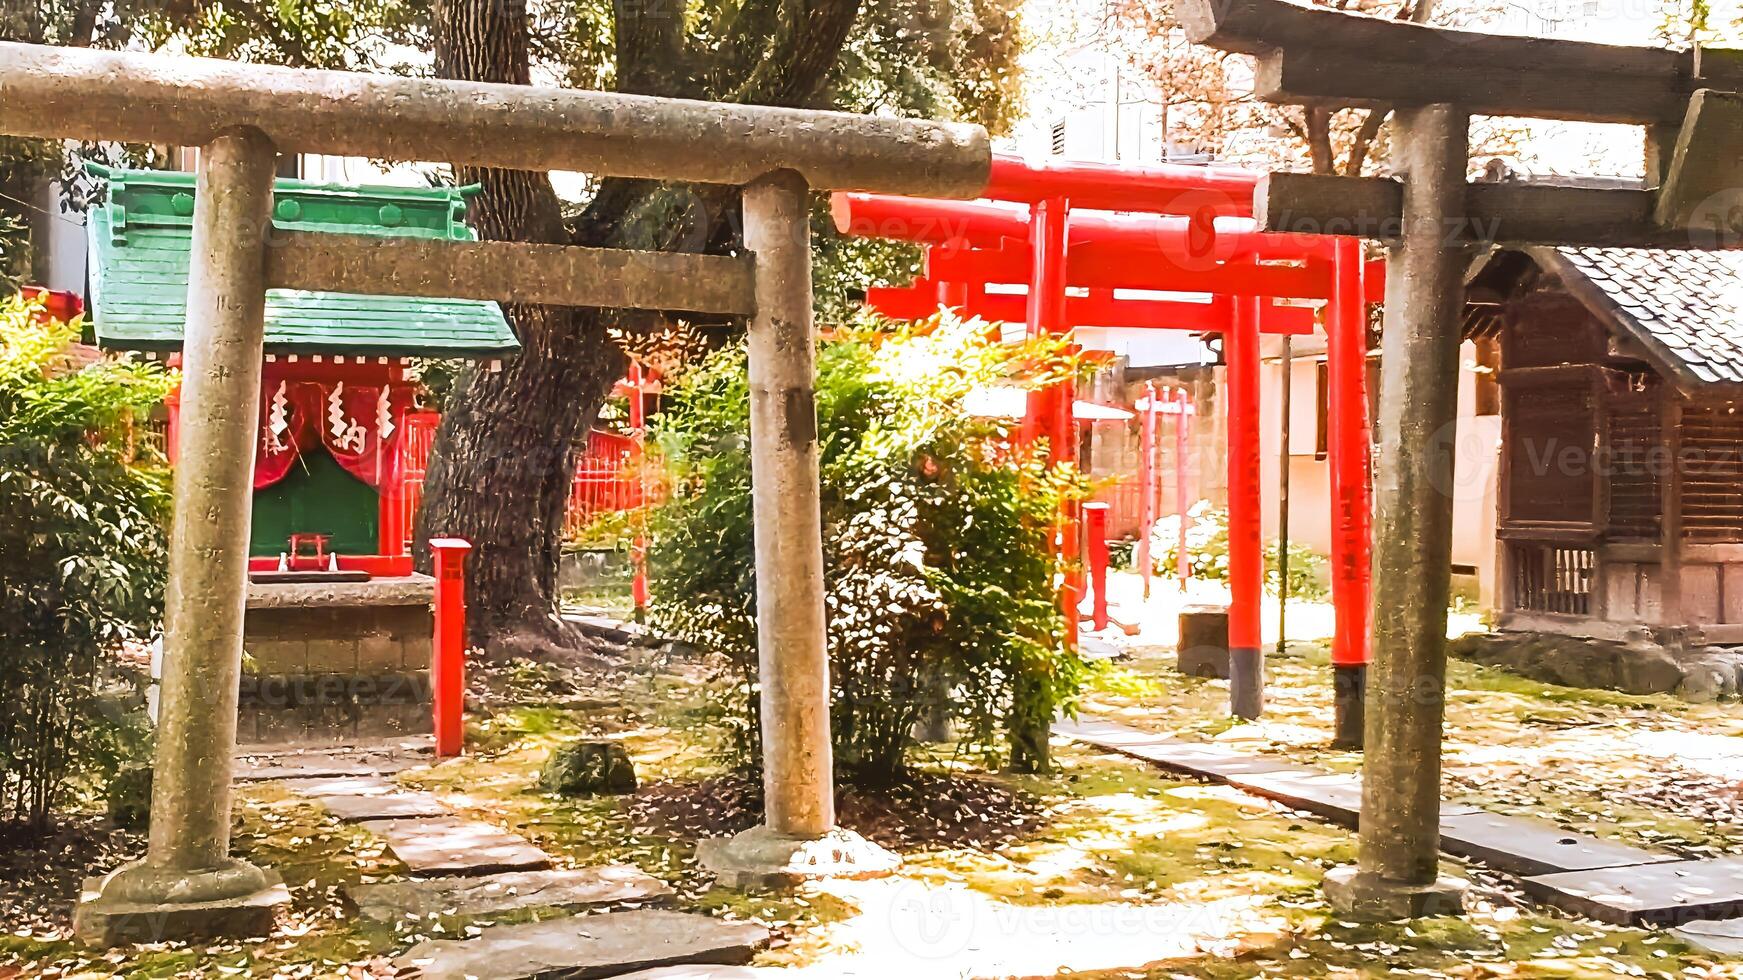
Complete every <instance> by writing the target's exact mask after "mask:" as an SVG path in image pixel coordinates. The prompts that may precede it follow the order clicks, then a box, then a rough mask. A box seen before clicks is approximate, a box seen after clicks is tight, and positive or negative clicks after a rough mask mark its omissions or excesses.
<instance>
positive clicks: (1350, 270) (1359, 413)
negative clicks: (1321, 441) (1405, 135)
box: [1325, 238, 1373, 748]
mask: <svg viewBox="0 0 1743 980" xmlns="http://www.w3.org/2000/svg"><path fill="white" fill-rule="evenodd" d="M1332 255H1333V262H1334V273H1333V279H1332V282H1333V290H1332V296H1331V301H1330V303H1328V304H1327V306H1326V324H1325V327H1326V329H1325V334H1326V345H1325V351H1326V353H1325V372H1326V387H1327V388H1328V389H1330V390H1329V391H1328V392H1327V394H1326V430H1327V431H1326V455H1327V456H1328V458H1329V459H1330V463H1331V499H1332V529H1331V531H1332V549H1331V551H1332V554H1331V565H1332V581H1331V585H1332V603H1333V606H1334V610H1335V616H1336V623H1337V625H1336V631H1335V632H1334V634H1333V636H1332V647H1331V663H1332V690H1333V700H1334V702H1335V705H1336V710H1335V717H1336V720H1335V730H1334V732H1333V744H1334V745H1337V746H1338V747H1340V748H1361V747H1362V728H1363V708H1362V704H1363V691H1364V690H1365V689H1366V686H1367V674H1368V648H1369V635H1368V615H1369V613H1368V602H1369V589H1370V577H1371V571H1370V568H1369V554H1370V549H1371V542H1370V533H1371V531H1370V523H1371V520H1372V512H1373V492H1372V490H1371V489H1370V487H1369V475H1368V469H1369V455H1370V453H1371V452H1372V445H1373V442H1372V440H1371V439H1370V437H1369V435H1368V431H1369V430H1368V304H1367V298H1366V290H1365V288H1364V285H1365V284H1364V283H1363V281H1362V278H1363V275H1364V272H1365V263H1364V260H1363V255H1362V243H1361V241H1360V240H1359V239H1354V238H1340V239H1337V241H1336V243H1335V244H1334V245H1333V253H1332Z"/></svg>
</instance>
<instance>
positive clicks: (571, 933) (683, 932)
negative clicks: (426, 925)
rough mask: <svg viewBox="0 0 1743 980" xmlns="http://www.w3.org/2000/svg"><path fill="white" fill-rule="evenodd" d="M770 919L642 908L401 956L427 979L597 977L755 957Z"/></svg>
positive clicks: (501, 931) (506, 930) (487, 933)
mask: <svg viewBox="0 0 1743 980" xmlns="http://www.w3.org/2000/svg"><path fill="white" fill-rule="evenodd" d="M770 938H771V935H770V933H769V930H768V929H767V928H765V927H763V926H759V925H754V924H752V923H748V922H724V921H722V920H720V919H714V918H710V917H708V916H705V915H696V914H694V913H689V912H669V911H665V910H661V909H640V910H637V911H634V912H607V913H605V914H603V915H579V916H566V917H563V918H560V919H546V920H545V921H543V922H527V923H520V924H517V925H502V926H491V927H489V928H487V929H485V930H483V931H482V932H481V933H480V934H479V935H478V936H476V937H474V938H472V939H438V940H431V941H426V942H421V943H419V944H417V945H416V946H413V947H412V948H411V949H409V950H407V951H406V952H405V954H404V955H402V956H400V957H399V958H397V959H396V960H394V965H395V966H396V967H398V968H399V969H400V970H401V972H402V974H403V973H410V972H411V971H413V970H416V971H417V973H416V975H417V976H418V977H419V978H420V980H526V978H531V977H537V978H539V980H592V978H596V977H613V976H620V975H622V974H625V973H633V972H635V971H638V970H649V969H653V968H655V967H661V966H675V965H678V964H682V963H719V964H723V965H728V966H730V965H736V964H742V963H748V962H750V959H751V957H753V956H755V955H756V951H757V950H758V949H760V948H762V947H763V946H765V945H767V943H768V942H769V939H770Z"/></svg>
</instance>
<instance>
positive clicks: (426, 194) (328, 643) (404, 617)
mask: <svg viewBox="0 0 1743 980" xmlns="http://www.w3.org/2000/svg"><path fill="white" fill-rule="evenodd" d="M90 170H91V172H92V173H93V174H95V175H97V176H98V177H101V178H104V179H105V180H106V181H107V183H108V196H107V200H106V201H105V203H103V204H102V205H101V206H98V207H95V208H93V209H92V211H91V214H90V218H89V221H88V225H87V228H88V235H89V244H90V269H91V274H90V293H91V296H90V299H91V304H90V318H89V322H90V324H91V326H92V329H93V331H94V334H95V339H96V342H97V343H98V345H99V346H101V347H103V348H104V349H107V350H115V351H133V352H137V353H140V354H143V355H144V356H146V357H160V358H163V359H165V360H167V361H170V362H171V363H174V362H175V360H176V358H177V355H178V352H179V351H180V349H181V343H182V331H183V324H184V320H185V316H186V301H187V299H186V298H187V291H188V290H187V281H188V269H189V253H190V249H191V239H192V227H193V213H194V175H193V174H191V173H175V172H159V171H136V170H111V169H107V168H102V167H97V166H91V167H90ZM473 193H475V190H474V189H471V188H408V187H380V186H345V185H330V184H319V183H311V182H306V181H299V180H290V179H280V180H278V181H277V183H276V185H275V194H274V203H273V219H274V220H273V226H274V228H276V229H284V230H308V231H322V232H337V233H342V234H357V235H372V236H406V237H416V238H427V239H436V240H452V241H466V240H472V239H473V238H474V237H475V236H474V234H473V232H472V231H471V229H470V228H468V227H467V226H466V224H465V221H464V217H465V211H466V201H467V198H468V197H470V196H471V195H472V194H473ZM518 348H519V343H518V341H517V340H516V339H515V336H514V333H513V332H512V331H511V330H510V329H509V326H508V323H507V321H506V319H505V318H504V317H503V314H502V311H501V310H500V308H498V306H497V305H496V304H495V303H492V302H484V301H478V300H462V299H428V298H422V297H403V296H362V295H354V294H346V293H332V292H311V291H301V290H284V289H272V290H269V291H268V292H267V298H266V338H265V351H266V363H265V364H264V365H263V366H262V384H261V405H260V419H259V425H258V434H259V440H258V442H257V443H256V455H255V463H254V504H253V516H252V524H251V535H250V540H249V553H250V555H251V558H250V561H249V570H250V584H249V594H248V613H247V620H246V627H245V635H244V647H245V649H246V650H247V651H248V653H249V656H250V658H251V667H250V670H249V671H248V672H247V673H246V674H245V676H244V679H243V691H242V705H243V708H242V711H243V719H242V723H241V731H240V732H239V738H240V739H241V740H242V741H251V740H260V741H282V740H325V739H328V738H344V737H351V736H355V735H358V734H372V733H398V732H401V731H407V730H412V731H427V730H428V726H429V709H428V705H429V673H428V671H429V657H430V650H431V614H430V608H429V604H430V598H431V595H432V593H433V588H434V584H433V580H431V579H430V578H429V577H428V576H423V575H418V574H416V573H414V571H413V568H412V555H411V553H410V538H411V527H410V516H409V515H410V513H411V506H409V503H410V502H411V501H412V500H413V498H412V496H411V493H408V491H411V492H415V490H416V487H415V486H414V485H413V482H414V481H415V479H416V478H417V477H418V476H421V474H416V473H412V474H408V473H407V471H406V467H405V461H406V459H407V455H408V454H407V453H406V448H407V440H408V438H412V437H414V436H413V432H414V430H416V431H417V432H420V433H427V432H428V431H429V426H428V422H429V418H430V417H429V415H428V413H423V412H418V409H419V407H420V406H419V405H418V387H417V385H416V384H415V383H414V382H413V381H412V380H411V379H410V378H409V377H408V369H409V368H410V366H411V359H412V358H464V359H472V360H482V361H486V362H490V363H491V364H492V365H494V364H496V363H498V359H500V358H501V357H503V356H506V355H509V354H512V353H513V352H514V351H516V350H517V349H518ZM167 407H168V410H169V417H168V428H167V432H166V448H167V450H168V454H169V456H170V459H171V461H172V462H173V461H174V460H175V459H176V456H177V448H178V447H177V442H178V439H177V428H178V419H177V397H176V396H175V395H172V396H171V398H170V400H169V403H168V406H167ZM412 413H417V415H416V416H415V417H412V418H408V416H412ZM414 421H415V422H417V423H420V424H418V425H415V426H414V425H413V424H412V423H413V422H414ZM408 477H409V479H408Z"/></svg>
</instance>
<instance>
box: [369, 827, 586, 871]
mask: <svg viewBox="0 0 1743 980" xmlns="http://www.w3.org/2000/svg"><path fill="white" fill-rule="evenodd" d="M369 829H370V830H371V831H373V832H374V833H377V834H380V835H381V836H382V837H383V838H385V839H386V840H387V848H388V850H390V851H392V852H393V856H394V857H396V858H398V859H399V860H400V862H401V863H403V864H404V865H405V866H406V867H408V868H410V869H411V870H412V871H413V872H414V873H416V874H421V875H486V874H492V873H494V872H498V871H537V870H542V869H545V868H549V867H550V866H551V856H550V855H549V854H546V853H545V852H544V851H541V850H539V849H538V848H536V847H534V846H533V845H531V844H529V843H527V842H526V841H525V840H523V839H521V838H519V837H516V836H515V835H513V834H510V833H505V832H503V831H501V830H498V829H497V828H495V827H492V826H491V825H490V824H487V823H482V822H480V821H477V820H467V819H465V818H464V817H457V816H445V817H426V818H423V819H417V820H377V821H373V822H371V823H370V824H369Z"/></svg>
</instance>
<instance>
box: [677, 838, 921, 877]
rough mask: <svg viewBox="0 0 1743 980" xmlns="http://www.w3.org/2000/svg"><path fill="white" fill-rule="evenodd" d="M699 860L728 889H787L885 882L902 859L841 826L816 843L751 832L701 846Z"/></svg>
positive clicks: (698, 846)
mask: <svg viewBox="0 0 1743 980" xmlns="http://www.w3.org/2000/svg"><path fill="white" fill-rule="evenodd" d="M696 860H697V862H698V863H700V864H701V865H702V866H703V867H704V868H706V869H708V870H709V871H712V872H714V874H715V877H716V879H717V880H718V881H719V883H720V884H721V885H724V886H725V887H727V888H739V889H746V888H787V887H791V886H793V885H797V884H799V883H800V882H804V881H810V880H815V879H818V878H848V879H856V878H882V877H885V876H887V875H890V874H893V873H895V870H896V869H897V868H899V867H901V865H902V859H901V858H900V857H899V856H897V855H896V854H895V853H894V852H892V851H888V850H885V849H884V848H882V847H880V846H878V845H877V844H874V843H872V842H871V841H869V840H866V839H865V838H864V837H861V836H860V835H858V834H856V833H854V832H853V831H851V830H845V829H842V828H840V827H837V828H835V829H834V830H831V831H829V832H828V833H827V834H824V835H823V836H822V837H819V838H816V839H814V840H813V839H805V838H794V837H788V836H784V835H782V834H778V833H776V832H774V831H773V830H770V829H769V828H768V827H767V826H761V827H753V828H751V829H750V830H747V831H745V832H744V833H742V834H739V835H738V836H736V837H716V838H712V839H710V840H704V841H698V842H697V844H696Z"/></svg>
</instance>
